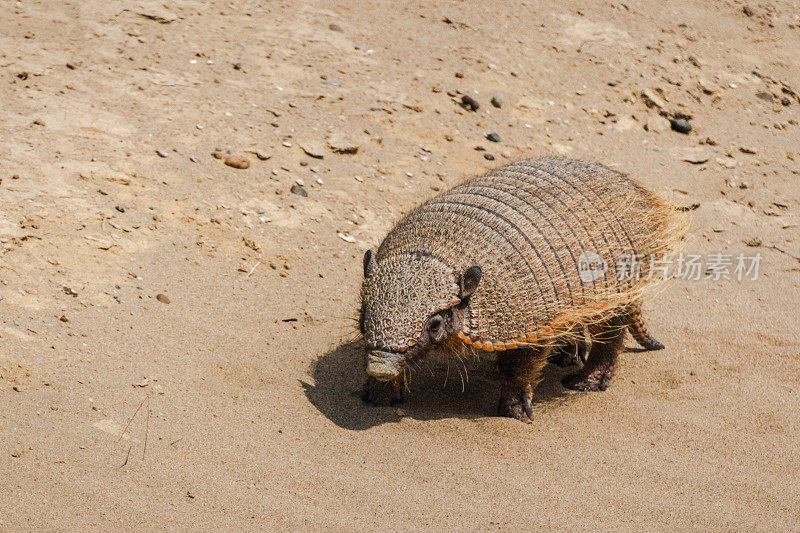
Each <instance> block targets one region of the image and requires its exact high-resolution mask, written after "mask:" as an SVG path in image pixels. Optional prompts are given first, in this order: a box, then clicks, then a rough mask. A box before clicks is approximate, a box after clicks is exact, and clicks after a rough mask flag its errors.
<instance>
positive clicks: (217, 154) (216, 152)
mask: <svg viewBox="0 0 800 533" xmlns="http://www.w3.org/2000/svg"><path fill="white" fill-rule="evenodd" d="M211 157H213V158H214V159H222V152H221V151H219V150H214V151H213V152H211Z"/></svg>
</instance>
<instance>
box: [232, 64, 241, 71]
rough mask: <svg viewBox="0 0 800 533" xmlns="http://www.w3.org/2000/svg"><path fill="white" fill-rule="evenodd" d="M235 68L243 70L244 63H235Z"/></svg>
mask: <svg viewBox="0 0 800 533" xmlns="http://www.w3.org/2000/svg"><path fill="white" fill-rule="evenodd" d="M233 70H242V64H241V63H234V64H233Z"/></svg>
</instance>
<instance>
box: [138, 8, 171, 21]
mask: <svg viewBox="0 0 800 533" xmlns="http://www.w3.org/2000/svg"><path fill="white" fill-rule="evenodd" d="M139 15H140V16H142V17H144V18H146V19H150V20H154V21H156V22H158V23H160V24H169V23H170V22H174V21H176V20H178V15H176V14H175V13H172V12H171V11H167V10H166V9H164V8H163V7H159V6H158V5H157V4H156V5H153V6H151V7H149V8H148V10H147V11H140V12H139Z"/></svg>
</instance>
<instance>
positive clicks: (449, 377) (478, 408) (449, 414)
mask: <svg viewBox="0 0 800 533" xmlns="http://www.w3.org/2000/svg"><path fill="white" fill-rule="evenodd" d="M573 370H574V369H573ZM570 371H571V370H570V369H563V368H559V367H556V366H555V365H547V367H546V368H545V372H544V376H543V379H542V382H541V383H540V384H539V386H538V387H537V388H536V392H535V394H534V404H535V405H538V406H540V407H542V406H544V407H548V406H549V404H554V403H558V402H562V401H566V400H567V399H568V398H569V396H568V395H566V394H565V392H564V389H563V387H562V386H561V383H560V380H561V378H562V377H563V376H565V375H566V374H568V373H569V372H570ZM310 374H311V375H312V376H313V378H314V383H313V384H310V383H306V382H303V381H301V383H302V385H303V388H304V389H305V394H306V397H307V398H308V400H309V401H310V402H311V403H312V404H313V405H314V406H315V407H316V408H317V409H318V410H319V411H320V412H321V413H322V414H323V415H324V416H325V417H326V418H328V420H330V421H331V422H333V423H334V424H336V425H337V426H339V427H341V428H344V429H350V430H365V429H369V428H372V427H375V426H379V425H381V424H385V423H390V422H398V421H400V420H401V418H403V417H408V418H413V419H415V420H439V419H445V418H463V419H476V418H485V417H491V416H495V415H496V413H497V402H498V398H499V393H498V390H497V371H496V369H495V362H494V358H493V357H491V355H490V356H489V357H487V358H484V359H481V360H475V359H473V360H467V361H465V362H464V364H462V363H459V362H458V361H455V360H450V361H447V360H444V359H440V358H428V359H427V360H425V361H424V362H423V363H422V364H421V367H420V368H419V369H416V370H415V371H414V372H413V373H412V374H411V380H410V384H409V389H410V391H409V390H406V400H405V401H404V402H403V403H402V404H399V405H396V406H392V407H374V406H370V405H366V404H365V403H363V402H362V401H361V387H362V385H363V383H364V380H365V379H366V373H365V371H364V348H363V344H362V343H361V341H360V340H356V341H352V342H348V343H344V344H341V345H340V346H338V347H336V348H335V349H333V350H331V351H329V352H328V353H326V354H324V355H322V356H321V357H319V358H318V359H317V360H316V361H315V362H314V363H313V364H312V366H311V369H310Z"/></svg>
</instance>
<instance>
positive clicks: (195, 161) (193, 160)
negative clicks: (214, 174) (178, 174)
mask: <svg viewBox="0 0 800 533" xmlns="http://www.w3.org/2000/svg"><path fill="white" fill-rule="evenodd" d="M189 161H191V162H192V163H199V162H200V160H199V159H197V158H196V157H195V156H191V157H190V158H189Z"/></svg>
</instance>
